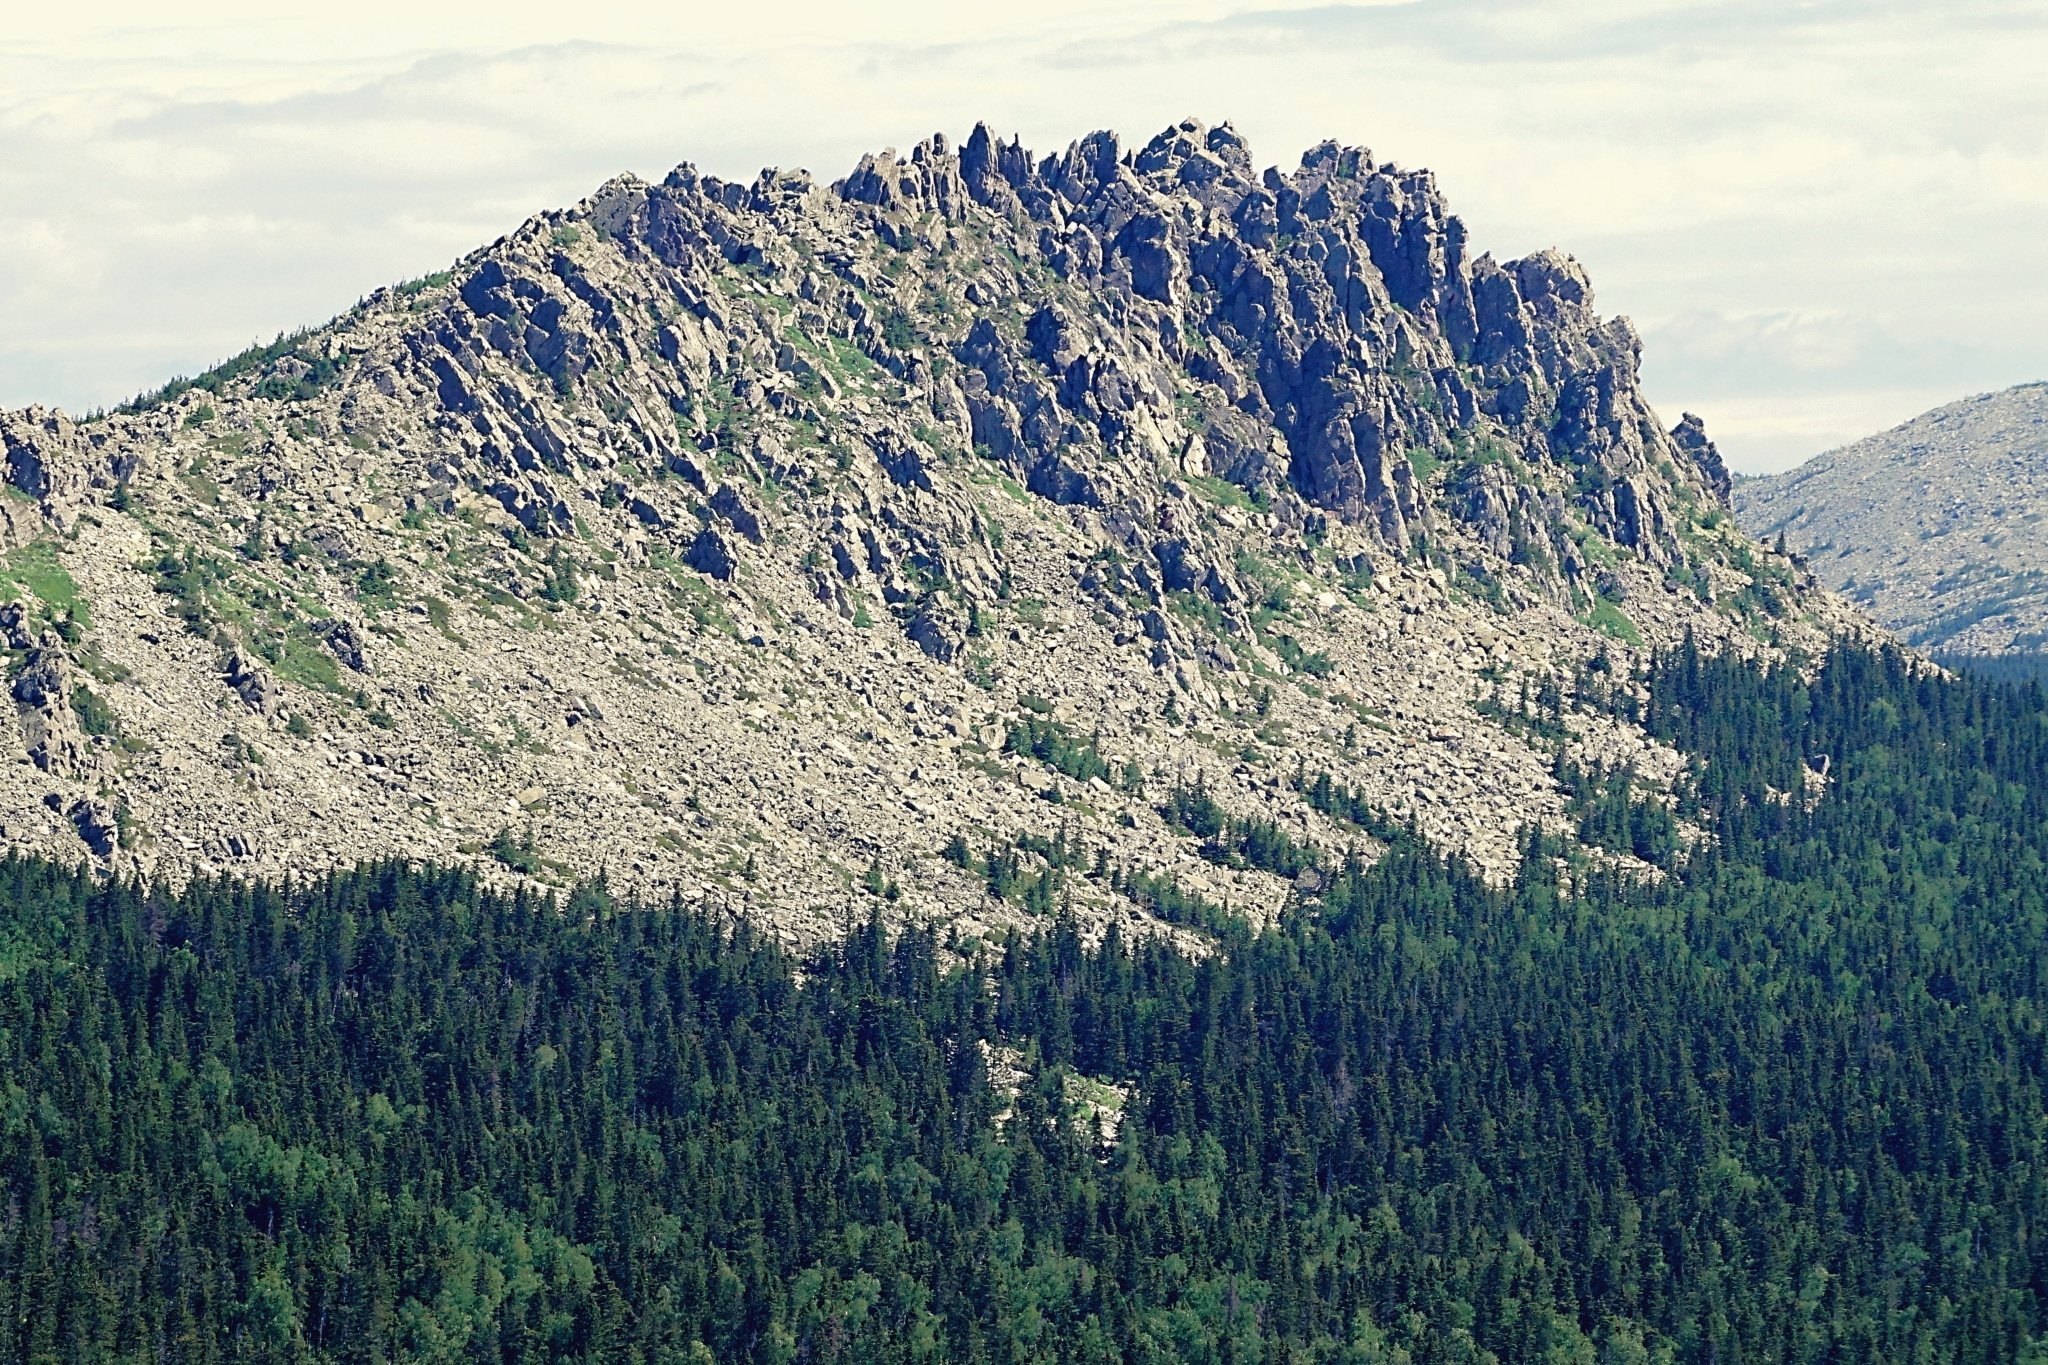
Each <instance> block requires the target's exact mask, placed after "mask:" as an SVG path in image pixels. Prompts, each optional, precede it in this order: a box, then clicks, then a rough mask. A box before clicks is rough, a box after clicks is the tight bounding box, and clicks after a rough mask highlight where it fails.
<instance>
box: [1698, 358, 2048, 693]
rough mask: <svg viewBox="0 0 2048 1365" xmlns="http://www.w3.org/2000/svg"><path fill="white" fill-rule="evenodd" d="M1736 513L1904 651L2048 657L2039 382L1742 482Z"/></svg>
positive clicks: (2045, 396)
mask: <svg viewBox="0 0 2048 1365" xmlns="http://www.w3.org/2000/svg"><path fill="white" fill-rule="evenodd" d="M1736 509H1737V512H1738V515H1739V516H1740V518H1741V520H1742V523H1743V525H1745V526H1746V527H1748V528H1749V530H1750V531H1751V532H1752V533H1753V534H1755V535H1756V536H1758V537H1760V538H1765V539H1769V538H1772V537H1776V536H1779V535H1781V534H1782V535H1783V537H1784V540H1785V544H1786V546H1787V547H1788V548H1790V549H1791V550H1792V551H1794V552H1795V553H1797V554H1799V555H1801V556H1803V557H1805V558H1806V559H1809V560H1811V561H1812V564H1813V567H1814V570H1815V572H1817V573H1818V574H1820V576H1821V577H1822V578H1823V579H1824V580H1825V581H1826V582H1827V583H1828V585H1829V586H1830V587H1832V588H1835V589H1837V590H1839V591H1841V592H1843V593H1846V594H1848V595H1849V596H1850V597H1852V598H1854V599H1855V600H1856V601H1857V602H1859V603H1861V604H1862V605H1863V606H1865V607H1867V608H1868V609H1869V610H1870V612H1871V614H1872V615H1874V616H1875V617H1877V619H1878V620H1879V621H1880V622H1882V623H1883V624H1884V625H1886V626H1887V627H1889V628H1890V629H1892V630H1894V631H1896V632H1898V634H1899V635H1900V636H1901V637H1902V638H1903V639H1904V640H1905V641H1906V643H1908V644H1911V645H1916V646H1919V647H1921V648H1925V649H1929V650H1937V651H1942V652H1944V653H1954V654H1958V655H2014V654H2039V653H2042V652H2043V651H2048V384H2022V385H2020V386H2019V387H2017V388H2012V389H2006V390H2004V391H2002V392H1999V393H1986V394H1979V395H1978V396H1976V397H1975V398H1967V399H1964V400H1962V401H1961V402H1957V403H1950V404H1948V405H1946V406H1944V407H1939V408H1936V409H1934V410H1933V411H1932V412H1928V413H1924V414H1922V415H1921V416H1919V417H1916V418H1914V419H1913V420H1912V421H1910V422H1904V423H1901V424H1900V425H1899V426H1897V427H1894V428H1893V429H1892V430H1890V431H1887V432H1882V433H1880V434H1878V435H1876V436H1870V437H1866V438H1865V439H1863V440H1861V441H1857V442H1855V443H1854V444H1851V445H1847V446H1843V447H1842V448H1841V449H1839V450H1832V451H1829V452H1827V453H1826V454H1824V455H1817V456H1815V457H1814V458H1813V459H1811V460H1808V461H1807V462H1806V463H1805V464H1803V465H1800V466H1799V467H1798V468H1797V469H1793V470H1790V471H1788V472H1786V473H1784V474H1776V475H1772V476H1770V477H1768V478H1759V479H1744V480H1743V481H1742V483H1741V484H1740V485H1739V487H1738V488H1737V491H1736Z"/></svg>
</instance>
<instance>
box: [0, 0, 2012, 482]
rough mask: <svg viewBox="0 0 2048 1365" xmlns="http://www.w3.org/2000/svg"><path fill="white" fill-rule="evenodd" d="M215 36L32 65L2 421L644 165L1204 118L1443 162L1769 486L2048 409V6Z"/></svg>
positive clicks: (278, 28)
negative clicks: (1894, 431) (1925, 435)
mask: <svg viewBox="0 0 2048 1365" xmlns="http://www.w3.org/2000/svg"><path fill="white" fill-rule="evenodd" d="M179 10H180V13H179V17H178V19H177V21H176V22H175V23H167V22H165V21H164V20H163V18H162V11H161V9H160V7H154V6H152V7H150V8H148V9H144V8H142V7H140V6H138V5H131V4H120V3H115V4H105V3H94V2H93V0H86V3H84V4H83V5H82V6H66V7H53V6H45V7H38V9H37V10H36V12H35V13H33V14H30V15H27V16H24V17H23V19H22V20H21V21H20V22H18V23H17V22H16V21H14V20H13V19H10V24H11V25H13V27H12V29H11V31H10V33H9V34H8V35H7V36H6V37H4V38H0V144H4V145H5V146H6V147H7V155H6V156H5V157H0V203H5V204H7V205H8V206H9V208H10V212H9V215H8V218H7V227H6V232H7V237H6V245H5V246H4V247H0V317H5V318H6V319H7V320H8V324H9V325H8V326H7V328H6V329H5V330H4V331H0V403H6V404H10V405H11V404H20V403H25V402H29V401H36V400H42V401H57V402H60V403H63V404H66V405H68V406H72V407H86V406H91V405H93V404H98V403H106V402H111V401H115V400H117V399H119V398H120V397H122V396H124V395H126V394H127V393H131V392H133V391H135V390H137V389H139V388H142V387H144V386H146V385H149V384H152V383H154V382H157V381H160V380H161V379H162V378H164V377H166V376H167V375H169V374H170V373H173V372H176V371H180V370H183V371H190V370H192V369H195V368H197V367H199V366H202V365H204V364H205V363H207V362H208V361H210V360H212V359H215V358H217V357H218V356H220V355H222V354H224V353H226V352H228V351H231V350H233V349H235V348H236V347H238V346H240V345H243V344H246V343H247V342H248V341H249V340H250V339H251V338H252V337H255V336H268V335H270V334H271V333H274V332H276V331H277V330H279V329H280V328H285V327H290V326H293V325H297V324H299V323H303V322H309V321H316V320H318V319H320V318H322V317H325V316H327V315H329V314H331V313H333V312H335V311H336V310H338V309H340V308H342V307H345V306H346V305H347V304H348V303H350V302H352V301H353V300H354V299H355V298H356V297H358V296H359V295H360V294H362V293H364V292H366V291H367V290H369V289H370V288H373V287H375V286H376V285H377V284H380V283H383V282H386V281H389V280H392V279H396V278H402V277H405V276H408V275H414V274H418V273H421V272H423V271H426V270H430V269H433V268H436V267H438V266H440V265H442V264H445V263H446V262H447V261H448V260H449V259H451V258H453V257H454V256H456V255H458V254H460V253H461V252H463V251H465V250H467V249H468V248H470V247H472V246H475V245H478V244H480V243H482V242H485V241H488V240H490V239H491V238H493V237H495V236H497V235H498V234H499V233H501V232H503V231H505V230H506V229H507V228H509V227H511V226H512V225H513V224H515V223H516V222H517V221H519V220H520V219H521V218H523V217H525V216H526V215H527V214H528V213H530V212H533V211H537V210H539V209H542V208H546V207H551V206H556V205H559V204H562V203H566V202H569V201H572V200H574V199H577V198H580V197H581V196H582V195H583V194H585V193H587V192H588V191H589V190H590V189H592V188H594V187H595V186H596V185H597V184H598V183H599V182H600V181H602V180H603V179H605V178H606V177H607V176H609V175H611V174H613V173H616V172H617V171H619V170H624V169H632V170H635V171H638V172H639V173H641V174H643V175H648V176H658V175H660V174H662V173H663V172H664V171H665V170H666V169H667V168H668V167H669V166H670V165H671V164H672V163H674V162H676V161H678V160H683V159H689V160H692V161H695V162H697V163H698V164H699V165H700V166H702V167H703V168H704V169H706V170H709V171H711V172H714V173H717V174H721V175H726V176H730V177H735V178H750V177H751V176H752V174H753V173H754V171H755V170H756V169H757V168H758V167H759V166H761V165H763V164H766V163H771V162H773V163H779V164H789V165H807V166H809V167H811V168H812V169H814V170H816V171H818V172H819V173H820V174H823V175H827V176H832V175H837V174H839V173H841V172H842V171H843V170H844V169H845V168H846V167H847V166H849V165H850V164H851V162H852V160H853V159H854V157H855V156H856V155H857V154H858V153H859V152H860V151H862V150H868V149H872V148H876V147H880V146H883V145H895V146H899V147H900V146H904V145H907V144H908V143H910V142H911V141H914V140H915V139H916V138H918V137H920V136H922V135H924V134H926V133H928V132H931V131H933V130H940V129H942V130H945V131H947V132H949V133H951V134H953V135H955V136H958V135H961V134H964V133H965V132H966V131H967V129H968V128H969V127H970V126H971V125H972V123H973V122H974V121H975V120H976V119H977V118H986V119H988V120H989V122H991V123H992V124H994V125H995V126H997V127H998V128H999V129H1001V130H1003V131H1005V132H1009V131H1017V132H1021V133H1022V134H1023V135H1024V137H1025V139H1026V141H1027V143H1029V144H1031V145H1033V146H1036V147H1038V148H1039V149H1040V150H1041V151H1044V150H1053V149H1056V148H1058V147H1060V146H1063V145H1065V143H1066V142H1068V141H1069V140H1071V139H1072V138H1074V137H1076V136H1078V135H1080V134H1081V133H1084V132H1086V131H1089V130H1091V129H1094V128H1098V127H1115V128H1118V129H1119V130H1120V131H1122V132H1123V133H1124V134H1125V136H1126V137H1127V138H1130V139H1134V140H1142V139H1143V138H1145V137H1147V136H1149V135H1150V134H1151V133H1152V132H1153V131H1155V130H1156V129H1157V128H1159V127H1161V126H1164V125H1165V124H1166V123H1168V122H1170V121H1172V120H1174V119H1176V118H1178V117H1180V116H1181V115H1183V114H1186V113H1195V114H1198V115H1200V116H1202V117H1204V118H1208V119H1211V120H1220V119H1223V118H1230V119H1232V120H1234V121H1235V122H1236V123H1237V125H1238V127H1239V128H1240V129H1242V130H1243V131H1245V132H1246V134H1247V135H1248V136H1250V137H1251V138H1252V140H1253V143H1254V149H1255V151H1256V152H1258V153H1259V154H1261V155H1262V156H1264V157H1265V158H1267V159H1269V160H1273V161H1280V162H1283V163H1285V162H1291V161H1292V160H1293V158H1294V156H1295V155H1296V154H1297V153H1298V152H1299V151H1300V150H1301V149H1302V148H1303V147H1306V146H1308V145H1310V144H1312V143H1314V142H1316V141H1319V140H1321V139H1322V138H1324V137H1337V138H1340V139H1343V140H1345V141H1350V142H1362V143H1365V144H1367V145H1370V146H1371V147H1372V148H1373V149H1374V150H1375V152H1376V154H1378V155H1379V156H1381V157H1382V158H1386V159H1393V160H1398V161H1400V162H1402V163H1403V164H1409V165H1430V166H1433V167H1435V168H1436V169H1437V170H1438V172H1439V174H1440V176H1441V178H1442V180H1443V183H1444V185H1445V188H1446V191H1447V192H1448V194H1449V195H1450V197H1451V200H1452V203H1453V206H1454V207H1455V208H1457V209H1458V210H1459V211H1460V212H1462V213H1463V214H1464V215H1465V217H1466V218H1467V220H1468V222H1469V223H1470V224H1471V226H1472V229H1473V236H1474V240H1475V242H1476V243H1477V244H1478V245H1479V246H1480V247H1481V248H1482V249H1490V250H1492V251H1494V252H1495V254H1496V255H1501V256H1508V255H1515V254H1519V253H1521V252H1525V251H1528V250H1531V249H1533V248H1536V247H1541V246H1547V245H1558V246H1562V247H1564V248H1565V249H1567V250H1570V251H1572V252H1573V253H1574V254H1576V255H1578V256H1579V257H1580V258H1581V259H1582V260H1584V261H1585V262H1586V263H1587V265H1588V267H1589V269H1590V270H1591V271H1592V274H1593V278H1594V281H1595V283H1596V285H1597V286H1598V288H1599V292H1600V300H1601V303H1602V306H1603V307H1605V308H1608V309H1611V310H1614V311H1621V312H1627V313H1629V314H1631V315H1632V316H1634V317H1635V318H1636V319H1637V321H1638V322H1639V323H1640V324H1641V325H1642V327H1643V329H1644V332H1645V335H1646V339H1647V350H1646V374H1647V380H1648V383H1649V385H1650V389H1651V392H1652V395H1653V397H1654V398H1656V400H1657V401H1658V402H1659V404H1660V406H1661V407H1664V408H1666V409H1667V410H1670V411H1674V412H1675V411H1676V410H1678V409H1680V408H1686V409H1691V410H1694V411H1699V412H1701V413H1702V414H1703V415H1705V416H1706V418H1707V420H1708V424H1709V428H1710V430H1712V431H1714V433H1715V434H1716V436H1717V439H1719V440H1720V441H1721V443H1722V445H1723V448H1724V449H1725V450H1726V452H1727V453H1728V455H1729V456H1730V458H1731V460H1732V461H1733V462H1734V463H1736V464H1737V465H1738V466H1743V465H1748V466H1758V465H1761V464H1764V463H1777V462H1780V461H1782V460H1783V459H1785V458H1786V457H1787V452H1791V453H1793V454H1804V453H1810V450H1811V449H1818V448H1819V446H1818V445H1814V446H1812V447H1810V448H1809V447H1806V446H1800V445H1799V444H1798V443H1799V442H1802V441H1830V442H1831V441H1832V440H1833V439H1835V438H1836V437H1837V436H1839V437H1850V436H1855V435H1860V434H1862V433H1863V432H1864V431H1866V430H1873V429H1876V428H1877V427H1879V426H1883V425H1888V424H1890V423H1892V422H1895V421H1897V420H1898V419H1899V418H1900V417H1903V416H1907V415H1910V414H1911V412H1912V411H1917V410H1918V408H1912V407H1908V408H1905V409H1904V410H1902V407H1901V405H1904V404H1919V405H1920V406H1921V407H1924V406H1927V405H1928V404H1929V403H1931V402H1935V401H1940V400H1943V399H1946V398H1949V397H1954V396H1958V395H1960V394H1962V393H1966V392H1974V391H1978V390H1982V389H1986V388H1991V387H1994V386H1998V385H2002V384H2005V383H2011V382H2017V381H2019V380H2023V379H2029V378H2040V377H2043V376H2048V329H2042V328H2040V327H2039V326H2038V323H2037V321H2036V319H2038V318H2039V317H2040V316H2041V315H2042V314H2043V312H2044V310H2048V234H2042V233H2040V232H2039V231H2038V223H2039V221H2040V211H2041V209H2042V208H2043V207H2044V206H2048V89H2044V84H2043V83H2042V82H2040V81H2039V79H2038V72H2039V71H2040V70H2042V69H2048V4H2044V3H2042V2H2041V0H2006V2H2004V3H1997V2H1994V0H1958V3H1951V4H1937V3H1931V2H1929V0H1912V2H1910V3H1908V2H1906V0H1808V2H1807V3H1798V4H1787V3H1783V2H1782V0H1776V2H1770V3H1767V0H1730V2H1729V3H1708V2H1707V0H1563V2H1562V3H1554V2H1551V0H1407V2H1405V3H1391V4H1382V5H1346V4H1328V5H1321V6H1316V7H1307V8H1304V7H1298V6H1297V7H1293V8H1289V7H1286V6H1284V5H1277V4H1269V5H1264V6H1252V5H1246V4H1241V3H1232V0H1209V2H1208V3H1198V4H1195V5H1188V4H1176V3H1169V0H1124V2H1123V3H1112V4H1110V5H1107V6H1103V5H1094V4H1088V3H1085V0H1043V2H1042V3H1040V4H1037V5H1034V6H1032V7H1030V8H1029V9H1026V10H1019V9H1008V10H1004V11H1000V12H998V13H991V12H990V11H988V10H986V9H983V8H981V7H973V6H962V5H958V4H957V3H943V4H942V3H936V0H912V2H911V3H908V4H901V3H899V4H881V3H873V2H867V3H851V4H841V5H832V6H827V5H814V4H805V3H796V2H795V0H760V2H759V3H756V4H753V5H748V6H713V5H708V4H687V5H676V4H673V3H669V4H664V5H655V4H652V3H638V2H635V0H625V2H624V3H614V4H607V5H605V6H582V7H577V6H561V5H549V6H539V5H534V6H516V5H515V6H510V7H507V6H506V5H504V4H503V3H501V2H500V0H457V2H456V3H443V4H440V5H438V6H422V5H419V4H417V3H416V2H415V0H406V2H404V3H401V0H362V2H361V3H358V4H354V5H351V6H348V7H335V8H333V9H331V10H329V11H328V12H326V13H323V14H320V15H316V16H297V15H285V14H283V13H281V12H280V11H279V9H278V7H277V6H275V5H274V3H271V0H262V3H258V0H196V2H195V3H188V4H185V5H182V6H180V7H179Z"/></svg>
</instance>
